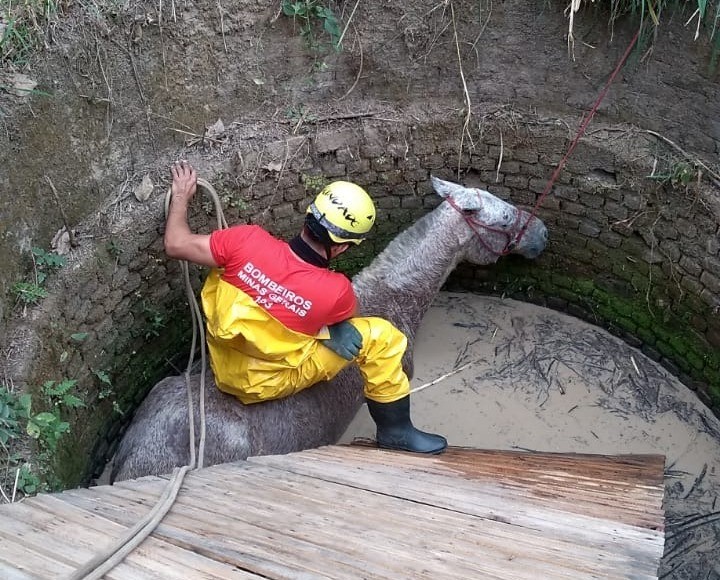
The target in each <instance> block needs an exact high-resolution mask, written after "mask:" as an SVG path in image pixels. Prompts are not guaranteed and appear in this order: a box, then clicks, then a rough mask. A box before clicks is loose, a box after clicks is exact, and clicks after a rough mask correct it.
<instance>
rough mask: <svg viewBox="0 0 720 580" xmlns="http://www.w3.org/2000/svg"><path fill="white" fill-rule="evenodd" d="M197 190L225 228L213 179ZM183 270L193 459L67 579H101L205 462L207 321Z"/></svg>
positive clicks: (153, 525)
mask: <svg viewBox="0 0 720 580" xmlns="http://www.w3.org/2000/svg"><path fill="white" fill-rule="evenodd" d="M197 186H198V190H199V191H202V192H203V193H205V194H206V195H207V196H208V197H210V199H211V201H212V202H213V206H214V208H215V216H216V218H217V228H218V229H225V228H227V227H228V224H227V221H226V220H225V215H224V213H223V210H222V205H221V203H220V198H219V197H218V194H217V191H215V188H214V187H213V186H212V185H211V184H210V182H208V181H206V180H204V179H201V178H199V179H198V180H197ZM171 197H172V190H171V189H168V191H167V193H166V194H165V218H166V219H167V215H168V210H169V208H170V199H171ZM180 270H181V273H182V278H183V283H184V285H185V294H186V296H187V300H188V305H189V306H190V317H191V318H192V327H193V335H192V342H191V343H190V355H189V356H188V364H187V368H186V369H185V389H186V391H187V398H188V428H189V441H190V461H189V462H188V464H187V465H184V466H183V467H176V468H175V469H174V470H173V473H172V475H171V476H170V480H169V481H168V484H167V485H166V486H165V489H164V490H163V493H162V495H161V496H160V498H159V499H158V501H157V503H156V504H155V506H153V508H152V510H150V512H149V513H148V514H147V515H146V516H145V517H144V518H143V519H142V520H141V521H139V522H138V523H137V524H135V525H134V526H133V527H132V528H130V529H129V530H128V531H127V532H126V533H125V534H124V535H123V536H122V537H120V538H119V539H118V540H117V541H115V542H114V543H113V544H112V545H111V546H109V547H108V548H107V549H106V550H104V551H103V552H101V553H100V554H98V555H97V556H95V557H94V558H92V559H91V560H89V561H88V562H86V563H85V564H83V565H82V566H81V567H80V568H78V569H77V570H75V572H73V573H72V574H70V575H69V576H68V577H67V580H98V579H99V578H102V577H103V576H104V575H105V574H107V573H108V572H109V571H110V570H112V569H113V568H114V567H115V566H117V565H118V564H119V563H120V562H122V561H123V559H124V558H125V556H127V555H128V554H129V553H130V552H132V551H133V550H134V549H135V548H136V547H137V546H139V545H140V544H141V543H142V542H143V541H144V540H145V539H146V538H147V537H148V536H149V535H150V534H151V533H152V532H153V530H154V529H155V528H156V527H157V526H158V524H159V523H160V522H161V521H162V519H163V518H164V517H165V515H166V514H167V513H168V512H169V511H170V508H171V507H172V505H173V503H174V502H175V499H176V498H177V495H178V492H179V491H180V487H181V486H182V483H183V480H184V479H185V475H186V474H187V473H188V471H191V470H193V469H199V468H201V467H202V466H203V463H204V456H205V373H206V370H207V356H206V347H205V325H204V323H203V318H202V313H201V312H200V305H199V304H198V301H197V298H195V293H194V292H193V288H192V284H191V283H190V268H189V264H188V262H187V261H185V260H180ZM198 336H199V337H200V366H201V372H200V404H199V409H198V411H199V415H200V438H199V440H198V446H197V452H196V450H195V412H194V411H195V410H194V403H193V393H192V386H191V382H190V376H191V375H190V372H191V371H192V367H193V364H194V362H195V348H196V346H197V342H198Z"/></svg>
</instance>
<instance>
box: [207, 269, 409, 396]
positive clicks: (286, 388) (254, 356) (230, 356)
mask: <svg viewBox="0 0 720 580" xmlns="http://www.w3.org/2000/svg"><path fill="white" fill-rule="evenodd" d="M202 303H203V309H204V311H205V317H206V319H207V331H208V332H207V344H208V349H209V351H210V364H211V366H212V369H213V373H214V375H215V382H216V383H217V386H218V388H219V389H220V390H221V391H224V392H226V393H229V394H231V395H234V396H236V397H237V398H238V399H240V401H242V402H243V403H245V404H250V403H259V402H262V401H268V400H272V399H280V398H282V397H287V396H289V395H292V394H293V393H297V392H298V391H301V390H303V389H306V388H308V387H311V386H312V385H314V384H316V383H318V382H320V381H325V380H329V379H331V378H333V377H334V376H335V375H337V374H338V373H339V372H340V371H341V370H342V369H343V368H344V367H346V366H347V365H349V364H352V363H353V362H355V363H357V365H358V366H359V368H360V372H361V374H362V375H363V379H364V382H365V388H364V391H365V396H366V397H367V398H368V399H371V400H373V401H377V402H379V403H391V402H393V401H397V400H398V399H402V398H403V397H405V396H406V395H407V394H408V393H409V392H410V384H409V381H408V378H407V376H406V375H405V373H404V372H403V370H402V356H403V354H404V353H405V349H406V347H407V339H406V338H405V335H404V334H403V333H402V332H400V331H399V330H398V329H397V328H395V327H394V326H393V325H392V324H391V323H390V322H388V321H387V320H384V319H382V318H375V317H358V318H351V319H350V323H351V324H352V325H353V326H354V327H355V328H357V330H358V332H360V334H361V335H362V348H361V350H360V354H359V356H358V357H357V358H356V359H355V360H354V361H348V360H345V359H344V358H342V357H341V356H339V355H337V354H335V352H333V351H332V350H330V349H329V348H327V347H326V346H325V345H324V344H323V343H322V341H321V340H319V339H318V338H317V337H314V336H309V335H306V334H302V333H300V332H295V331H293V330H290V329H288V328H286V327H285V326H284V325H282V324H281V323H280V322H278V321H277V320H276V319H275V318H273V317H272V316H271V315H270V314H268V313H267V312H266V311H265V309H264V308H262V307H261V306H258V305H257V304H256V303H255V301H254V300H253V299H252V298H251V297H250V296H248V295H247V294H245V293H244V292H243V291H242V290H240V289H238V288H236V287H235V286H233V285H232V284H229V283H228V282H225V281H224V280H222V279H221V277H220V272H219V271H218V270H213V271H212V272H211V273H210V275H209V276H208V279H207V281H206V282H205V286H204V287H203V290H202Z"/></svg>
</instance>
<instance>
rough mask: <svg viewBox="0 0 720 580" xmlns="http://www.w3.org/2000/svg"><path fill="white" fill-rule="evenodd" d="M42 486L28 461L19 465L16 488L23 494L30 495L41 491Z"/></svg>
mask: <svg viewBox="0 0 720 580" xmlns="http://www.w3.org/2000/svg"><path fill="white" fill-rule="evenodd" d="M43 488H44V486H43V485H42V482H41V481H40V478H39V477H38V476H37V475H36V474H35V473H33V471H32V468H31V466H30V464H29V463H25V464H23V465H22V466H20V472H19V473H18V489H19V490H20V491H22V492H23V493H24V494H25V495H32V494H34V493H37V492H38V491H42V490H43Z"/></svg>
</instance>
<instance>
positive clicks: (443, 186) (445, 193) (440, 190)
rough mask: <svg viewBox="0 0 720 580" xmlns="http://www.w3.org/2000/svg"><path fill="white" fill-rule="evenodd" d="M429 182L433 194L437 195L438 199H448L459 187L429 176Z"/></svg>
mask: <svg viewBox="0 0 720 580" xmlns="http://www.w3.org/2000/svg"><path fill="white" fill-rule="evenodd" d="M430 181H431V182H432V186H433V189H434V190H435V193H437V194H438V195H439V196H440V197H450V196H451V195H452V193H453V192H454V191H456V190H457V188H458V187H460V186H459V185H458V184H457V183H452V182H450V181H445V180H444V179H440V178H438V177H435V176H434V175H431V176H430Z"/></svg>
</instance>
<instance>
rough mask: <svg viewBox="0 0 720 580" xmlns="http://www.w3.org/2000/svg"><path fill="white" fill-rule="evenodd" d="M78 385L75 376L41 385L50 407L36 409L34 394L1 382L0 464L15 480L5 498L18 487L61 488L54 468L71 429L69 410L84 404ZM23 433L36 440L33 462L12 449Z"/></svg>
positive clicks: (25, 490) (44, 400)
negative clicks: (62, 443) (78, 393)
mask: <svg viewBox="0 0 720 580" xmlns="http://www.w3.org/2000/svg"><path fill="white" fill-rule="evenodd" d="M76 386H77V381H76V380H75V379H63V380H61V381H46V382H45V383H44V384H43V385H42V387H41V388H40V389H39V391H40V395H39V399H40V401H41V403H42V406H44V407H45V408H46V409H47V410H44V411H40V412H38V413H34V412H33V411H32V406H33V405H32V402H33V397H32V395H30V394H29V393H22V394H20V393H16V392H15V391H14V390H13V389H11V388H10V387H8V386H7V385H5V384H1V385H0V454H1V455H0V465H2V470H3V472H4V473H6V474H8V475H10V479H11V480H12V481H13V489H11V490H8V491H10V493H8V492H7V491H5V490H3V492H2V493H3V496H4V498H5V500H9V499H11V498H12V497H13V496H14V495H15V494H16V492H17V491H20V492H22V493H23V494H26V495H27V494H33V493H37V492H39V491H46V490H55V489H59V488H60V486H61V483H60V481H59V480H58V479H57V478H56V477H55V475H54V474H53V469H52V465H53V461H54V459H55V455H56V453H57V450H58V444H59V442H60V440H61V439H62V437H63V436H64V435H65V434H67V433H69V432H70V422H69V421H67V420H66V419H67V418H68V417H67V415H68V413H69V412H70V411H71V410H72V409H78V408H80V407H84V406H85V403H84V401H83V400H82V399H81V398H80V397H78V396H77V395H76V394H75V393H74V391H75V390H76ZM23 435H28V436H29V437H30V438H31V440H32V441H34V442H35V445H36V450H35V451H36V452H35V453H34V459H33V460H32V462H30V461H29V460H28V457H27V455H28V453H27V452H24V453H23V452H20V451H16V450H14V449H13V442H14V441H15V442H16V441H21V440H22V438H23ZM16 478H17V487H15V483H14V482H15V479H16Z"/></svg>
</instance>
